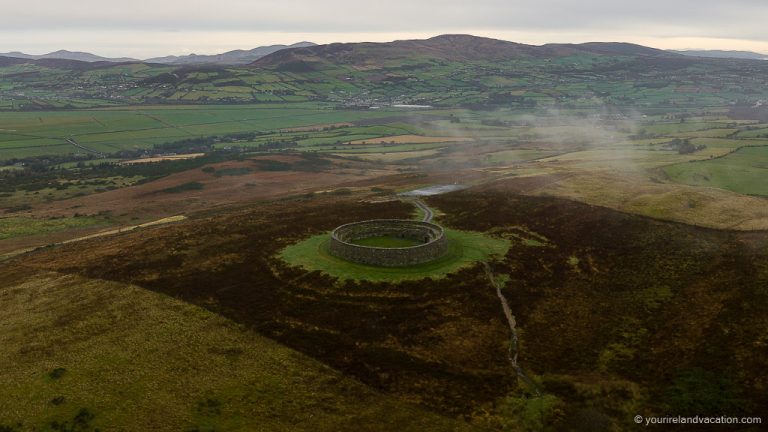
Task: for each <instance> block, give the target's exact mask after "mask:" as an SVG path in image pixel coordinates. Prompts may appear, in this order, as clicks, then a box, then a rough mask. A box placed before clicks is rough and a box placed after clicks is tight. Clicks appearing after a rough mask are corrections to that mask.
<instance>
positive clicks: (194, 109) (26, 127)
mask: <svg viewBox="0 0 768 432" xmlns="http://www.w3.org/2000/svg"><path fill="white" fill-rule="evenodd" d="M402 114H407V112H404V111H403V110H392V111H390V110H377V111H370V110H369V111H362V110H333V109H327V108H324V107H322V106H320V105H317V104H270V105H266V104H264V105H234V106H230V105H206V106H190V105H180V106H169V107H151V106H149V107H123V108H119V109H118V108H110V109H92V110H68V111H38V112H34V113H28V112H9V113H3V115H2V117H0V160H7V159H12V158H24V157H35V156H42V155H75V154H81V155H89V154H90V155H97V153H104V154H113V153H115V152H119V151H122V150H132V151H135V150H140V149H146V148H152V147H153V146H154V145H157V144H163V143H167V142H173V141H179V140H183V139H190V138H199V137H211V136H221V135H226V134H236V133H243V132H257V133H259V134H261V135H259V136H258V139H256V140H254V141H253V142H250V143H249V142H243V143H239V144H240V145H244V146H259V145H260V144H262V143H264V142H268V141H274V140H285V139H290V140H297V141H298V142H299V144H300V145H302V146H312V145H321V144H335V143H337V142H349V141H352V140H357V139H368V138H378V137H382V136H386V135H393V134H402V133H403V132H404V131H403V130H402V128H386V127H380V126H365V127H354V128H352V127H348V128H339V129H336V130H333V131H325V132H323V131H318V132H313V133H312V137H311V138H310V137H309V135H308V133H307V132H290V131H287V132H286V131H281V130H282V129H288V128H296V127H305V126H314V125H319V126H323V125H329V124H336V123H342V122H350V121H357V120H368V119H376V118H382V117H389V116H393V115H402ZM441 114H442V112H432V113H431V115H441ZM66 139H72V140H74V141H75V142H76V143H77V144H79V145H80V146H81V147H76V146H74V145H72V144H70V143H68V142H67V141H66Z"/></svg>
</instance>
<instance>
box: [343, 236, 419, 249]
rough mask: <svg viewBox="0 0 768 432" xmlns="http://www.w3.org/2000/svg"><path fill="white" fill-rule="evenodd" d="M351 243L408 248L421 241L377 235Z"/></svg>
mask: <svg viewBox="0 0 768 432" xmlns="http://www.w3.org/2000/svg"><path fill="white" fill-rule="evenodd" d="M350 243H352V244H356V245H360V246H370V247H380V248H406V247H411V246H417V245H419V244H421V243H419V242H417V241H414V240H411V239H407V238H400V237H392V236H376V237H367V238H362V239H357V240H352V241H351V242H350Z"/></svg>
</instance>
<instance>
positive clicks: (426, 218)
mask: <svg viewBox="0 0 768 432" xmlns="http://www.w3.org/2000/svg"><path fill="white" fill-rule="evenodd" d="M413 204H414V205H415V206H416V207H418V208H419V209H421V211H423V212H424V217H423V218H422V219H421V220H422V222H432V218H433V217H434V216H435V214H434V213H433V212H432V209H431V208H429V206H428V205H426V204H424V201H422V200H420V199H414V200H413Z"/></svg>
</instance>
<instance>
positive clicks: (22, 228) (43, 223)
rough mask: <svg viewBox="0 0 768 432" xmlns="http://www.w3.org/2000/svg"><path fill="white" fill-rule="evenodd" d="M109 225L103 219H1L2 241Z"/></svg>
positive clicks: (0, 231)
mask: <svg viewBox="0 0 768 432" xmlns="http://www.w3.org/2000/svg"><path fill="white" fill-rule="evenodd" d="M99 225H107V222H106V221H105V220H104V219H103V218H97V217H91V216H81V217H71V218H58V219H38V218H29V217H6V218H0V240H6V239H10V238H14V237H23V236H31V235H40V234H50V233H54V232H57V231H62V230H66V229H72V228H89V227H95V226H99Z"/></svg>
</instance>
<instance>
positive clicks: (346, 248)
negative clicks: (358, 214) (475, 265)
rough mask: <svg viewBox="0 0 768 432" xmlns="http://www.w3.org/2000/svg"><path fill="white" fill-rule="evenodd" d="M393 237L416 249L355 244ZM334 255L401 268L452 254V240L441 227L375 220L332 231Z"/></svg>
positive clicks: (371, 263) (423, 223) (415, 222)
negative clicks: (408, 241)
mask: <svg viewBox="0 0 768 432" xmlns="http://www.w3.org/2000/svg"><path fill="white" fill-rule="evenodd" d="M381 236H390V237H398V238H403V239H408V240H411V241H414V242H416V243H420V244H417V245H416V246H410V247H401V248H383V247H372V246H361V245H356V244H353V243H352V242H353V241H355V240H360V239H365V238H371V237H381ZM329 252H330V253H331V255H333V256H336V257H339V258H342V259H345V260H347V261H352V262H356V263H360V264H368V265H375V266H383V267H400V266H409V265H414V264H422V263H425V262H429V261H434V260H436V259H438V258H440V257H441V256H443V255H445V253H446V252H448V239H447V238H446V237H445V231H443V228H442V227H441V226H439V225H435V224H433V223H429V222H417V221H412V220H400V219H374V220H367V221H363V222H354V223H349V224H346V225H342V226H340V227H338V228H336V229H335V230H333V232H331V242H330V245H329Z"/></svg>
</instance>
